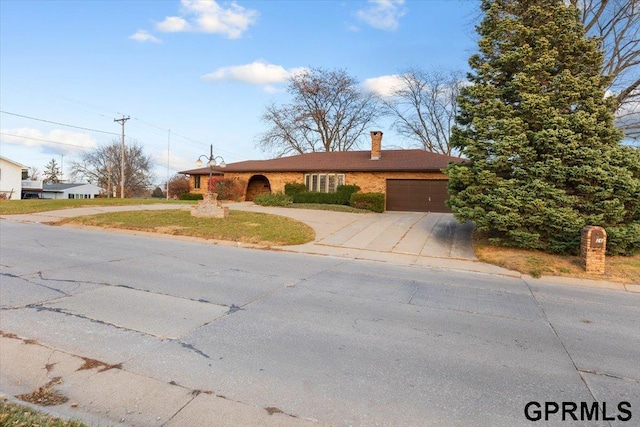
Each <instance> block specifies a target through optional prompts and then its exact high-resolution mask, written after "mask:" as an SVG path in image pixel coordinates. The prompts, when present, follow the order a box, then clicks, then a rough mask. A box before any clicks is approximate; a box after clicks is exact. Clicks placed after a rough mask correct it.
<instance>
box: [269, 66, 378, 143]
mask: <svg viewBox="0 0 640 427" xmlns="http://www.w3.org/2000/svg"><path fill="white" fill-rule="evenodd" d="M287 91H288V92H289V94H290V95H292V98H293V100H292V103H291V104H287V105H283V106H276V105H273V104H272V105H270V106H268V107H267V109H266V111H265V113H264V114H263V115H262V120H263V121H264V122H265V123H267V124H269V125H270V128H269V129H268V130H267V131H266V132H265V133H263V134H262V135H261V136H260V137H259V141H258V144H257V145H258V146H259V147H260V148H261V149H262V150H263V151H269V152H272V153H274V154H275V155H277V156H284V155H289V154H301V153H307V152H313V151H348V150H352V149H354V148H356V147H357V145H358V141H359V139H360V138H361V137H362V136H363V135H364V131H365V129H366V128H367V126H369V125H371V124H372V123H373V122H374V120H375V119H376V118H377V117H378V116H379V115H380V108H379V105H378V102H377V99H376V98H375V96H374V95H373V94H368V93H365V92H363V91H361V90H360V89H359V87H358V82H357V81H356V80H355V78H353V77H351V76H349V75H348V74H347V73H346V72H345V71H344V70H335V71H327V70H324V69H322V68H316V69H312V70H311V71H310V72H308V73H304V74H299V75H296V76H293V77H291V78H290V80H289V86H288V88H287Z"/></svg>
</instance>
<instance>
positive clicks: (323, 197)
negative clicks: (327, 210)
mask: <svg viewBox="0 0 640 427" xmlns="http://www.w3.org/2000/svg"><path fill="white" fill-rule="evenodd" d="M293 202H294V203H322V204H328V205H339V204H340V203H339V199H338V196H337V193H319V192H317V191H305V192H304V193H297V194H295V195H293Z"/></svg>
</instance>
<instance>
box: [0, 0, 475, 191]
mask: <svg viewBox="0 0 640 427" xmlns="http://www.w3.org/2000/svg"><path fill="white" fill-rule="evenodd" d="M478 4H479V2H478V1H475V0H466V1H465V0H375V1H374V0H370V1H352V0H349V1H332V0H321V1H311V0H290V1H279V0H268V1H265V0H251V1H243V0H237V1H235V2H226V1H213V0H199V1H198V0H182V1H180V0H162V1H152V0H140V1H129V0H117V1H116V0H102V1H100V0H84V1H81V0H72V1H58V0H0V55H1V61H0V110H2V111H3V113H1V114H0V155H2V156H4V157H7V158H9V159H11V160H14V161H17V162H19V163H22V164H24V165H26V166H30V167H37V168H38V169H39V170H40V171H42V170H43V169H44V166H45V165H46V164H47V163H48V162H49V160H51V159H52V158H54V159H56V161H57V162H58V164H60V163H63V165H64V173H65V178H68V165H69V164H70V162H71V161H74V160H78V159H79V157H78V155H79V154H80V153H81V152H82V151H83V150H87V149H91V148H92V147H96V146H98V145H104V144H108V143H110V142H111V141H112V140H114V139H116V140H119V135H120V132H121V127H120V125H119V124H118V123H115V122H114V119H117V118H120V117H122V116H123V115H125V116H130V117H131V119H130V120H129V121H127V122H126V125H125V132H126V136H127V137H126V140H127V141H131V140H136V141H137V142H138V143H140V144H141V145H142V146H143V147H144V150H145V152H146V153H147V154H150V155H151V156H152V158H153V160H154V163H155V164H156V169H155V175H156V179H155V182H156V183H157V184H160V183H161V182H163V181H164V180H166V177H167V162H168V164H169V175H170V176H172V175H173V174H175V172H176V171H178V170H185V169H191V168H193V167H194V165H195V160H196V159H197V157H198V156H199V155H201V154H208V152H209V144H213V146H214V153H215V154H216V155H221V156H222V157H224V159H225V161H226V162H227V163H231V162H236V161H241V160H248V159H261V158H266V157H267V156H268V155H267V153H263V152H261V151H259V150H258V149H257V148H256V147H255V143H256V141H257V138H258V136H259V135H260V134H261V133H262V132H264V131H265V130H266V129H267V124H265V123H263V122H262V121H261V119H260V117H261V115H262V114H263V112H264V111H265V107H266V106H267V105H269V104H271V103H276V104H283V103H286V102H288V101H289V98H288V96H287V94H286V92H285V89H286V79H287V78H288V77H289V76H290V75H291V73H295V72H296V71H297V70H300V69H304V68H310V67H313V68H315V67H323V68H326V69H344V70H346V71H347V72H348V73H349V74H350V75H352V76H354V77H355V78H357V79H358V81H360V82H361V83H362V85H363V86H364V87H366V88H368V89H369V90H377V91H381V92H384V90H385V88H386V87H388V85H389V84H390V82H392V81H393V78H392V76H394V75H397V74H399V73H401V72H403V71H405V70H407V69H408V68H410V67H416V68H422V69H425V70H429V69H434V68H436V69H445V70H447V69H459V70H466V69H467V59H468V58H469V56H470V55H471V54H472V53H473V52H474V51H475V49H476V36H475V32H474V23H475V22H477V19H478V16H479V13H478ZM21 116H28V117H30V118H26V117H21ZM34 119H38V120H34ZM51 122H55V123H51ZM63 124H64V125H72V126H75V127H69V126H63ZM388 126H389V124H388V123H384V122H381V123H379V125H378V126H377V128H378V129H375V130H382V131H383V132H384V134H385V137H384V139H383V146H385V145H386V146H387V147H389V146H394V147H403V146H406V147H408V146H409V143H408V142H407V141H403V140H401V139H399V137H397V136H396V135H394V133H393V132H392V131H391V129H389V128H388ZM79 128H84V129H79ZM169 130H170V132H169ZM370 130H374V129H370ZM366 144H367V142H366V141H365V143H364V144H363V147H362V148H363V149H366V148H367V146H366ZM167 153H169V154H168V155H167Z"/></svg>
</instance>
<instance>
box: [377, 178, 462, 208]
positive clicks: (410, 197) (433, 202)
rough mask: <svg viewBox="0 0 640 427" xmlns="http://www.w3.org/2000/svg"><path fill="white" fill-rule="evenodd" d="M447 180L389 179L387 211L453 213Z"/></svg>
mask: <svg viewBox="0 0 640 427" xmlns="http://www.w3.org/2000/svg"><path fill="white" fill-rule="evenodd" d="M447 199H449V194H448V193H447V181H446V180H429V179H388V180H387V210H388V211H413V212H451V210H450V209H449V208H448V207H447V206H446V205H445V204H444V202H445V201H447Z"/></svg>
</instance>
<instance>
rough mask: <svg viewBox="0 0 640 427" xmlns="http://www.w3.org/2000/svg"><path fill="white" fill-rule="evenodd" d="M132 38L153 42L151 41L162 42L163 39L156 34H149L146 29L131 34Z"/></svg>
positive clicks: (138, 40)
mask: <svg viewBox="0 0 640 427" xmlns="http://www.w3.org/2000/svg"><path fill="white" fill-rule="evenodd" d="M129 38H130V39H131V40H135V41H137V42H143V43H144V42H151V43H160V42H161V40H160V39H159V38H157V37H156V36H154V35H152V34H149V32H148V31H146V30H138V31H136V33H135V34H133V35H131V36H129Z"/></svg>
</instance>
